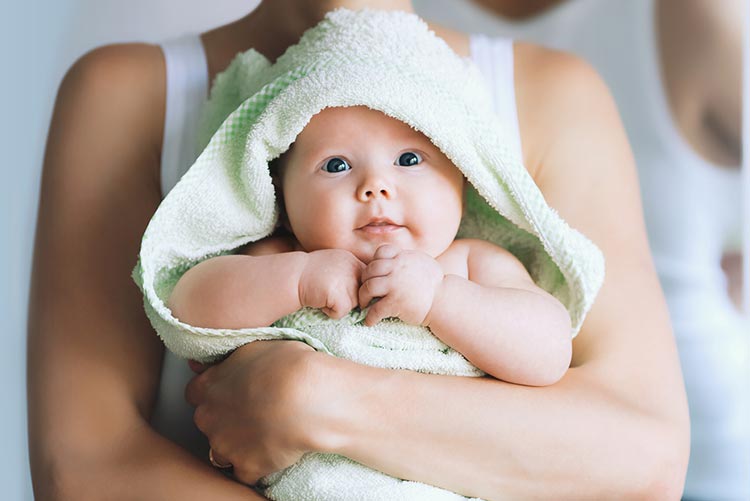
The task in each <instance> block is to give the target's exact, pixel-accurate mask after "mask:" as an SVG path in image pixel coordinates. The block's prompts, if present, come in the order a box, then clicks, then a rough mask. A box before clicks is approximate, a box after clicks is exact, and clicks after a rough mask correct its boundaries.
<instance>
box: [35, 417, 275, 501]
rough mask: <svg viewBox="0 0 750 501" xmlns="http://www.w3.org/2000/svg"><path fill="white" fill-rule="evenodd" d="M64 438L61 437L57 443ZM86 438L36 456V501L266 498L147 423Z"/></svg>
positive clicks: (64, 440)
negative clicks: (114, 432)
mask: <svg viewBox="0 0 750 501" xmlns="http://www.w3.org/2000/svg"><path fill="white" fill-rule="evenodd" d="M68 435H70V433H68ZM67 438H68V436H66V437H61V440H60V445H62V444H63V443H65V442H66V441H67ZM89 438H90V440H89V441H88V442H86V443H84V442H83V441H81V442H78V443H77V444H69V446H68V447H65V448H64V450H63V449H62V448H60V449H59V450H57V451H55V449H54V448H48V449H47V451H46V453H45V454H44V455H37V456H36V459H37V461H36V463H37V464H36V465H34V464H33V463H34V462H33V461H32V466H35V468H34V471H35V475H34V491H35V495H36V497H37V498H38V499H76V500H87V499H102V498H107V499H153V500H158V499H164V500H173V499H184V500H189V499H195V500H205V499H216V500H235V499H236V500H254V499H255V500H261V499H265V498H263V497H262V496H260V495H258V494H257V493H255V492H254V491H253V490H252V489H251V488H250V487H247V486H245V485H242V484H240V483H238V482H236V481H233V480H231V479H228V478H226V477H224V475H222V474H221V473H219V472H218V471H217V470H216V469H214V468H212V467H211V466H209V465H208V464H207V463H203V462H201V461H199V460H198V459H196V458H195V457H193V456H192V455H190V454H189V453H188V452H186V451H185V450H184V449H181V448H180V447H178V446H176V445H175V444H173V443H171V442H170V441H169V440H167V439H166V438H164V437H162V436H160V435H159V434H157V433H156V432H155V431H154V430H153V429H151V428H150V427H149V426H148V424H146V423H143V422H141V423H140V424H135V423H134V426H133V427H132V428H130V429H129V430H128V431H127V432H125V433H123V435H122V436H106V437H105V436H102V437H96V436H94V435H93V434H92V435H90V436H89ZM42 457H45V458H46V459H44V460H42ZM84 472H85V473H84Z"/></svg>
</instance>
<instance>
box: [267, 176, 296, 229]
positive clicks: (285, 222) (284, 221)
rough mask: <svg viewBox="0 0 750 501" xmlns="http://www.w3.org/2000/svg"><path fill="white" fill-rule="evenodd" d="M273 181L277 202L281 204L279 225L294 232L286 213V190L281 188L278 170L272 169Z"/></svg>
mask: <svg viewBox="0 0 750 501" xmlns="http://www.w3.org/2000/svg"><path fill="white" fill-rule="evenodd" d="M271 181H272V182H273V190H274V192H275V193H276V203H278V204H279V221H278V223H277V227H278V226H280V227H282V228H284V229H285V230H286V231H288V232H289V233H292V227H291V225H290V224H289V218H288V217H287V215H286V205H285V204H284V191H283V190H282V189H281V186H282V184H281V177H280V176H279V173H278V171H271Z"/></svg>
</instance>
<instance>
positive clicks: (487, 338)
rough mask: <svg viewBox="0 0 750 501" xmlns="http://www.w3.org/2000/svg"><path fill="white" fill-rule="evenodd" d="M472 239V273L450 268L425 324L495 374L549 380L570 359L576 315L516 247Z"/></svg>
mask: <svg viewBox="0 0 750 501" xmlns="http://www.w3.org/2000/svg"><path fill="white" fill-rule="evenodd" d="M456 243H458V244H460V245H463V246H466V249H465V251H466V259H467V267H468V279H465V278H462V277H459V276H457V275H446V276H445V277H444V278H443V281H442V283H441V284H440V286H439V287H438V289H437V292H436V294H435V298H434V300H433V303H432V308H431V310H430V312H429V313H428V315H427V318H426V319H425V324H426V325H427V326H428V327H429V328H430V330H432V332H433V333H434V334H435V335H436V336H437V337H438V338H440V339H441V340H442V341H443V342H444V343H446V344H447V345H449V346H451V347H452V348H453V349H455V350H456V351H458V352H459V353H461V354H463V355H464V356H465V357H466V358H467V359H468V360H469V361H471V362H472V363H473V364H474V365H476V366H477V367H479V368H480V369H482V370H483V371H485V372H487V373H488V374H490V375H492V376H494V377H496V378H498V379H502V380H503V381H508V382H511V383H517V384H524V385H530V386H544V385H549V384H553V383H555V382H557V381H558V380H559V379H560V378H561V377H562V376H563V374H564V373H565V371H566V370H567V368H568V366H569V365H570V359H571V351H572V346H571V337H570V329H571V326H570V317H569V315H568V312H567V310H566V309H565V307H564V306H563V305H562V304H561V303H560V302H559V301H558V300H557V299H555V298H554V297H553V296H552V295H550V294H549V293H547V292H546V291H544V290H542V289H540V288H539V287H537V286H536V285H535V284H534V282H533V281H532V280H531V277H530V276H529V274H528V272H527V271H526V269H525V268H524V266H523V265H522V264H521V262H520V261H518V259H517V258H516V257H515V256H513V255H512V254H511V253H510V252H508V251H507V250H505V249H502V248H500V247H497V246H495V245H493V244H491V243H489V242H485V241H482V240H462V241H458V242H456Z"/></svg>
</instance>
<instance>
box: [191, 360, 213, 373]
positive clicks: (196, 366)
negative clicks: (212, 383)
mask: <svg viewBox="0 0 750 501" xmlns="http://www.w3.org/2000/svg"><path fill="white" fill-rule="evenodd" d="M188 367H190V370H191V371H193V372H195V373H196V374H203V371H205V370H206V369H208V368H209V367H210V365H209V364H202V363H200V362H196V361H195V360H188Z"/></svg>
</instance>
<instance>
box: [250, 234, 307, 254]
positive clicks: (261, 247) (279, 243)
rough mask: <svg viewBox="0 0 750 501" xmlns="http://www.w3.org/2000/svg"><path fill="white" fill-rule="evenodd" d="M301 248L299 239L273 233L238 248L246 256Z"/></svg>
mask: <svg viewBox="0 0 750 501" xmlns="http://www.w3.org/2000/svg"><path fill="white" fill-rule="evenodd" d="M295 250H299V245H298V244H297V241H296V240H295V239H294V238H292V237H290V236H288V235H271V236H270V237H266V238H263V239H261V240H258V241H256V242H250V243H248V244H245V245H243V246H242V247H240V248H239V249H238V250H237V254H244V255H246V256H267V255H269V254H281V253H284V252H293V251H295Z"/></svg>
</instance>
